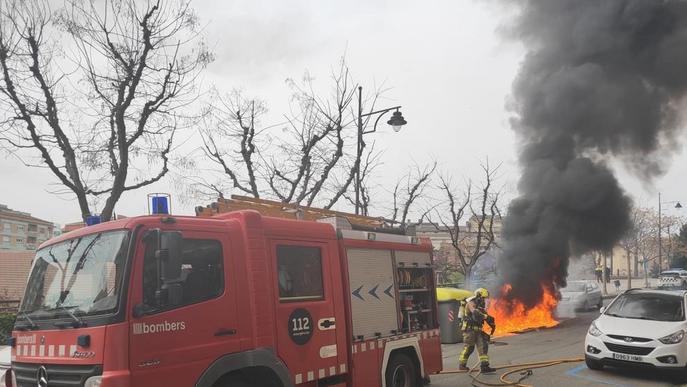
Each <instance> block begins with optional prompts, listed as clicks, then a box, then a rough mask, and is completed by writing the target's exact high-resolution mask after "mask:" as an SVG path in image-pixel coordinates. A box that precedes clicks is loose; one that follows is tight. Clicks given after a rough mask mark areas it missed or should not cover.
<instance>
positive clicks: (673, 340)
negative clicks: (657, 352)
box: [658, 330, 685, 344]
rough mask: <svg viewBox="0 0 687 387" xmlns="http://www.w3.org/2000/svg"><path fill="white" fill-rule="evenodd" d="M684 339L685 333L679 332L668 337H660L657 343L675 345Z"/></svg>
mask: <svg viewBox="0 0 687 387" xmlns="http://www.w3.org/2000/svg"><path fill="white" fill-rule="evenodd" d="M684 337H685V331H683V330H679V331H677V332H675V333H673V334H670V335H668V336H664V337H661V338H660V339H658V341H660V342H662V343H663V344H677V343H679V342H681V341H682V339H683V338H684Z"/></svg>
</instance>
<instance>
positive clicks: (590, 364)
mask: <svg viewBox="0 0 687 387" xmlns="http://www.w3.org/2000/svg"><path fill="white" fill-rule="evenodd" d="M584 362H585V363H586V364H587V368H589V369H590V370H596V371H599V370H601V369H603V368H604V365H603V363H601V362H600V361H598V360H596V359H592V358H591V357H589V356H585V357H584Z"/></svg>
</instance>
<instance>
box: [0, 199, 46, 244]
mask: <svg viewBox="0 0 687 387" xmlns="http://www.w3.org/2000/svg"><path fill="white" fill-rule="evenodd" d="M54 230H55V225H54V224H53V223H51V222H48V221H45V220H42V219H38V218H35V217H33V216H31V214H29V213H26V212H21V211H16V210H12V209H10V208H8V207H7V206H6V205H4V204H0V250H18V251H23V250H35V249H36V248H38V246H39V245H40V244H41V243H43V242H45V241H46V240H48V239H50V238H52V237H53V232H54Z"/></svg>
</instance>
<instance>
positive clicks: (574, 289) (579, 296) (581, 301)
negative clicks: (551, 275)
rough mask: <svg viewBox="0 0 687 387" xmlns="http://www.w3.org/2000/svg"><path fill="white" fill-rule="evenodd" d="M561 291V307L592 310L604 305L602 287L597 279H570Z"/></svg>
mask: <svg viewBox="0 0 687 387" xmlns="http://www.w3.org/2000/svg"><path fill="white" fill-rule="evenodd" d="M559 291H560V293H561V300H560V303H559V307H561V308H572V309H575V310H579V309H582V310H590V309H598V308H601V306H603V297H602V296H601V289H600V288H599V284H597V283H596V282H595V281H569V282H568V286H566V287H565V288H562V289H559Z"/></svg>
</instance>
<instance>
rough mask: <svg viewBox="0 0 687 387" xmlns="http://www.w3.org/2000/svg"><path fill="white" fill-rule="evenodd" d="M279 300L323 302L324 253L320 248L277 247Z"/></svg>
mask: <svg viewBox="0 0 687 387" xmlns="http://www.w3.org/2000/svg"><path fill="white" fill-rule="evenodd" d="M277 267H278V270H279V275H278V280H277V281H278V285H279V300H280V301H300V300H321V299H323V298H324V290H323V287H322V252H321V250H320V248H319V247H306V246H277Z"/></svg>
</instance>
